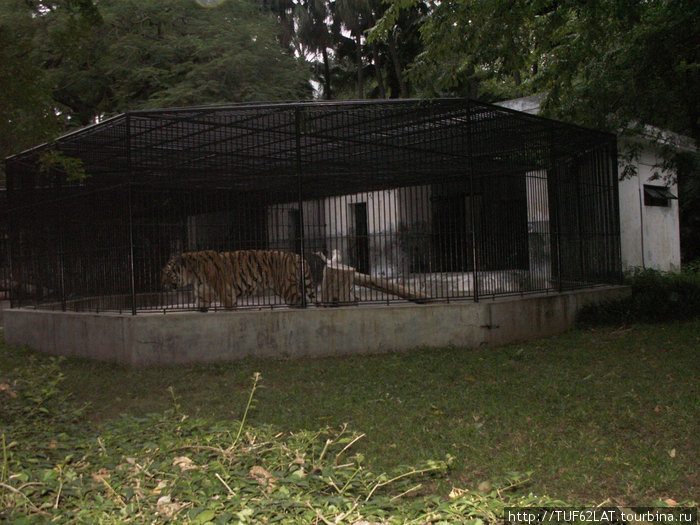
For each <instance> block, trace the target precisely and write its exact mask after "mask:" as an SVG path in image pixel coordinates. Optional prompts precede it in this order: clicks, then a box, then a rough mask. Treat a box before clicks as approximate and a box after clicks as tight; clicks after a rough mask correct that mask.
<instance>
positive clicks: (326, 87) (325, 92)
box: [321, 47, 333, 100]
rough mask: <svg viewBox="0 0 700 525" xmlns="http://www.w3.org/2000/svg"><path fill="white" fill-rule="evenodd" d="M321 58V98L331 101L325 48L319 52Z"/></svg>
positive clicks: (328, 66) (328, 67) (329, 75)
mask: <svg viewBox="0 0 700 525" xmlns="http://www.w3.org/2000/svg"><path fill="white" fill-rule="evenodd" d="M321 56H323V98H325V99H326V100H331V99H332V98H333V95H332V93H331V66H330V64H329V60H328V49H327V48H325V47H324V48H323V49H322V50H321Z"/></svg>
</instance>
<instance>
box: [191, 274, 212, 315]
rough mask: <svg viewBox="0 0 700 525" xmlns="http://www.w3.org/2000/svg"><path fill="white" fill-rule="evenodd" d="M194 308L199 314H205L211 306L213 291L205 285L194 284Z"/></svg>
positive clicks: (201, 283)
mask: <svg viewBox="0 0 700 525" xmlns="http://www.w3.org/2000/svg"><path fill="white" fill-rule="evenodd" d="M194 292H195V298H196V306H197V309H198V310H199V311H200V312H206V311H208V310H209V307H210V306H211V301H212V298H213V295H214V290H212V289H211V287H210V286H209V285H208V284H207V283H203V282H201V281H197V282H196V283H195V284H194Z"/></svg>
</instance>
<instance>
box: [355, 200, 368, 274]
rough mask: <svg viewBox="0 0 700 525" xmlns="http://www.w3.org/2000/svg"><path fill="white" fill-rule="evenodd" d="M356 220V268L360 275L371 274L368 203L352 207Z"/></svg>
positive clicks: (359, 203) (360, 203)
mask: <svg viewBox="0 0 700 525" xmlns="http://www.w3.org/2000/svg"><path fill="white" fill-rule="evenodd" d="M352 211H353V215H354V218H355V239H354V241H355V242H354V244H355V250H354V256H355V261H354V262H355V268H356V269H357V271H358V272H360V273H369V228H368V223H367V203H366V202H358V203H357V204H353V205H352Z"/></svg>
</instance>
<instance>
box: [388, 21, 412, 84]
mask: <svg viewBox="0 0 700 525" xmlns="http://www.w3.org/2000/svg"><path fill="white" fill-rule="evenodd" d="M388 41H389V54H390V55H391V63H392V64H393V65H394V73H395V74H396V81H397V82H398V83H399V90H400V93H401V98H408V85H406V82H404V80H403V75H402V73H403V68H402V67H401V59H400V58H399V52H398V50H397V48H396V37H395V36H394V33H391V34H390V35H389V39H388Z"/></svg>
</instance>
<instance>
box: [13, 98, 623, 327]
mask: <svg viewBox="0 0 700 525" xmlns="http://www.w3.org/2000/svg"><path fill="white" fill-rule="evenodd" d="M55 152H59V153H60V154H61V156H62V157H64V158H65V157H68V158H75V159H80V160H81V161H82V164H83V166H84V168H85V171H86V172H87V174H88V175H89V176H88V177H87V178H86V179H84V180H68V179H67V177H66V174H65V173H64V172H63V171H62V170H61V169H60V167H59V166H60V163H57V162H55V159H56V154H55ZM52 159H53V160H52ZM6 165H7V184H8V200H9V207H10V212H9V221H10V235H9V244H10V247H11V268H12V275H11V301H12V306H13V307H18V306H29V307H37V308H49V309H61V310H76V311H105V310H107V311H117V312H122V311H124V312H127V313H128V312H131V313H138V312H141V311H166V312H167V311H169V310H176V309H178V310H188V309H194V308H195V307H196V306H197V305H196V301H195V298H194V297H193V296H194V292H193V289H192V288H193V287H192V286H187V283H181V284H182V286H181V287H180V288H179V289H177V290H175V291H165V290H163V288H162V283H161V273H162V269H163V267H164V266H165V264H166V262H167V261H168V260H169V259H170V258H171V257H173V256H175V255H178V254H181V253H183V252H191V251H201V250H215V251H219V252H224V251H229V252H230V251H237V250H253V249H255V250H280V251H284V252H294V253H297V254H300V255H301V256H302V259H300V260H302V261H303V264H302V265H301V266H303V267H305V268H306V267H308V268H310V269H311V274H312V280H313V283H314V284H313V288H314V290H313V292H314V293H313V295H312V296H309V297H308V298H305V300H304V301H302V304H301V306H306V307H313V306H318V305H327V304H335V303H337V302H338V301H339V299H338V297H341V299H342V300H340V302H350V303H353V304H354V303H365V302H366V303H393V302H405V301H407V300H412V301H416V302H428V301H453V300H459V299H468V300H479V299H480V298H484V297H496V296H500V295H515V294H525V293H531V292H547V293H549V292H552V293H554V292H559V291H563V290H569V289H573V288H583V287H590V286H597V285H601V284H614V283H618V282H620V278H621V260H620V230H619V211H618V207H617V206H618V204H617V203H618V195H617V180H616V175H617V161H616V140H615V137H614V136H613V135H609V134H605V133H600V132H596V131H592V130H589V129H585V128H581V127H577V126H572V125H567V124H564V123H561V122H558V121H554V120H549V119H545V118H541V117H537V116H533V115H527V114H524V113H520V112H517V111H513V110H510V109H505V108H501V107H496V106H491V105H488V104H483V103H479V102H475V101H470V100H452V99H451V100H433V101H418V100H407V101H406V100H404V101H382V102H337V103H298V104H268V105H235V106H228V107H196V108H181V109H170V110H153V111H135V112H129V113H126V114H123V115H118V116H116V117H113V118H111V119H109V120H106V121H104V122H101V123H99V124H96V125H94V126H91V127H88V128H85V129H82V130H79V131H77V132H74V133H71V134H68V135H65V136H63V137H60V138H59V139H57V140H56V141H54V142H52V143H50V144H45V145H42V146H38V147H36V148H33V149H31V150H28V151H25V152H23V153H20V154H17V155H14V156H12V157H9V158H8V159H6ZM349 268H350V270H349ZM248 270H249V271H253V273H255V272H256V271H260V272H263V273H264V272H265V271H267V270H266V269H265V267H262V269H260V268H256V269H254V270H250V269H248ZM297 270H299V268H297ZM333 270H336V271H340V270H342V271H341V272H340V273H341V274H342V275H345V276H346V277H347V276H348V275H349V277H347V278H348V279H349V284H348V281H347V280H345V281H344V280H343V279H336V280H335V281H331V280H330V278H329V276H330V275H332V274H333ZM241 271H243V274H245V270H241ZM236 272H237V270H234V271H233V274H234V275H228V276H227V277H226V278H227V279H229V280H231V281H235V280H237V279H245V278H246V277H245V275H243V274H240V272H239V273H238V274H237V273H236ZM278 277H279V276H278ZM281 278H284V279H290V280H293V281H295V282H300V281H301V272H300V271H299V272H298V274H297V275H293V276H292V275H283V276H281ZM331 285H335V286H339V287H343V288H344V289H345V288H348V287H349V288H350V294H349V295H348V294H347V293H346V294H345V295H344V294H342V293H337V291H336V292H333V290H332V287H331ZM273 288H274V287H273ZM345 291H347V290H345ZM210 306H211V307H212V308H213V309H218V308H220V307H222V303H221V298H220V297H216V296H213V297H212V303H211V305H210ZM237 306H238V307H256V308H259V307H265V308H268V307H275V306H281V307H282V306H286V302H285V299H284V298H283V297H281V296H280V295H279V294H278V293H276V292H275V290H274V289H269V288H268V289H265V290H262V289H261V290H258V291H256V292H255V293H254V294H252V296H241V297H239V298H238V300H237ZM296 306H298V305H296Z"/></svg>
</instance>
